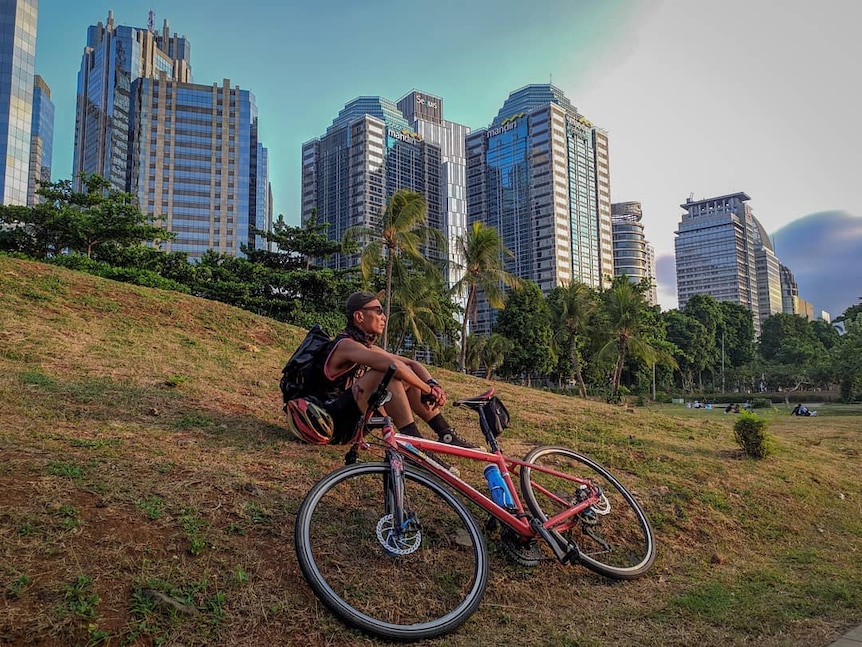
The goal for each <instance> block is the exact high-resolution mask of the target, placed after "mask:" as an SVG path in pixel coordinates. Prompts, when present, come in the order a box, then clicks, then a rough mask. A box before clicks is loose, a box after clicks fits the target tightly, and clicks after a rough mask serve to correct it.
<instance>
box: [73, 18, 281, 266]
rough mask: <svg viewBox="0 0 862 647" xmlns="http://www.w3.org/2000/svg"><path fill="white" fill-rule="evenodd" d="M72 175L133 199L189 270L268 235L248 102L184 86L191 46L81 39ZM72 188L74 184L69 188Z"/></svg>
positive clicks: (128, 32) (261, 166) (110, 29)
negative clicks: (209, 255)
mask: <svg viewBox="0 0 862 647" xmlns="http://www.w3.org/2000/svg"><path fill="white" fill-rule="evenodd" d="M75 117H76V119H75V157H74V172H75V174H76V176H77V174H79V173H81V172H85V173H97V174H99V175H101V176H103V177H105V178H106V179H108V180H109V181H110V183H111V186H112V187H113V188H114V189H116V190H119V191H126V192H129V193H132V194H133V195H135V197H136V199H137V201H138V207H139V208H140V209H141V211H142V212H143V213H144V214H146V215H149V216H150V217H152V218H153V219H155V220H157V221H159V222H160V223H161V224H162V225H164V226H165V227H166V228H167V229H168V230H170V231H172V232H173V233H175V234H176V235H177V238H176V239H175V240H174V241H171V242H168V243H166V247H167V249H168V250H170V251H182V252H186V253H187V254H188V255H189V258H190V259H191V260H194V259H196V258H198V257H200V255H201V254H202V253H203V252H204V251H206V250H208V249H214V250H216V251H218V252H222V253H226V254H231V255H236V256H239V255H241V254H242V251H241V247H242V245H249V246H250V247H252V248H255V247H259V246H260V244H261V243H260V241H258V240H256V238H255V236H254V234H253V233H252V231H251V228H252V226H255V227H258V228H259V229H262V230H268V229H270V226H271V220H272V207H271V204H270V195H271V193H270V186H269V164H268V153H267V150H266V148H264V147H263V145H262V144H261V142H260V141H259V139H258V116H257V106H256V105H255V100H254V95H253V94H252V93H251V92H249V91H247V90H241V89H240V88H239V87H235V88H232V87H231V85H230V80H228V79H225V80H224V81H223V84H222V85H221V86H219V85H218V84H214V85H211V86H208V85H197V84H194V83H192V82H191V45H190V43H189V41H188V39H187V38H186V37H185V36H182V37H180V36H177V35H176V34H173V35H171V33H170V31H169V28H168V22H167V20H165V21H164V26H163V29H162V32H161V33H157V32H155V31H154V29H153V14H152V12H150V20H149V25H148V27H147V28H138V27H126V26H117V25H115V24H114V18H113V14H111V13H109V14H108V20H107V23H106V24H105V25H103V24H102V23H98V24H97V25H94V26H91V27H90V28H89V30H88V32H87V46H86V47H85V49H84V55H83V59H82V62H81V70H80V72H79V74H78V106H77V112H76V116H75ZM76 181H77V180H76Z"/></svg>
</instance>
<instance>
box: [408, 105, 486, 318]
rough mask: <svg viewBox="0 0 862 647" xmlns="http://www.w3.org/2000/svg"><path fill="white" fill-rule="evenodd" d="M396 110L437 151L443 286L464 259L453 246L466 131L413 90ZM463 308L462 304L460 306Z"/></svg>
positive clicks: (463, 203)
mask: <svg viewBox="0 0 862 647" xmlns="http://www.w3.org/2000/svg"><path fill="white" fill-rule="evenodd" d="M398 109H399V110H401V113H402V114H403V115H404V116H405V118H406V119H407V121H408V122H409V123H410V125H411V126H412V128H413V130H414V131H416V133H418V134H419V135H420V136H421V137H423V138H424V139H425V141H427V142H430V143H431V144H434V145H435V146H438V147H439V148H440V191H441V205H440V207H441V209H440V211H441V216H442V221H441V223H440V225H441V230H442V231H443V234H444V236H445V238H446V240H447V241H448V255H449V258H448V261H449V262H448V264H447V267H448V270H447V277H446V278H447V283H448V284H449V285H450V286H451V285H454V284H455V283H457V282H458V281H459V280H460V279H461V277H462V276H463V269H462V268H463V265H464V259H463V258H462V255H461V252H460V249H459V247H458V245H457V244H456V241H457V240H458V238H459V237H461V236H463V235H464V233H465V232H466V230H467V195H466V187H467V159H466V150H465V148H464V140H465V138H466V137H467V135H468V134H469V132H470V129H469V128H468V127H467V126H465V125H463V124H457V123H455V122H453V121H447V120H446V119H443V99H441V98H440V97H434V96H431V95H430V94H428V93H427V92H420V91H418V90H414V91H413V92H410V93H408V94H407V95H406V96H404V97H403V98H402V99H401V100H400V101H398ZM462 305H466V304H462Z"/></svg>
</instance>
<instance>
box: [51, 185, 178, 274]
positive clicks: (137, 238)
mask: <svg viewBox="0 0 862 647" xmlns="http://www.w3.org/2000/svg"><path fill="white" fill-rule="evenodd" d="M80 177H81V181H82V183H83V186H84V189H85V191H84V192H82V193H79V192H77V191H75V190H73V188H72V182H71V181H70V180H63V181H61V182H49V183H46V184H43V185H42V186H41V187H40V188H39V190H38V191H37V193H38V194H39V195H40V196H42V197H43V198H45V200H46V201H47V206H46V207H44V208H45V209H51V208H54V209H56V210H57V213H56V218H55V219H54V223H55V224H56V226H58V227H59V229H60V231H61V232H62V233H61V236H60V240H61V241H62V244H63V246H64V248H66V249H68V250H69V251H73V252H79V253H81V254H85V255H86V256H87V257H88V258H93V255H94V252H95V251H96V250H97V248H98V247H99V246H109V247H111V246H113V247H119V248H125V247H130V246H132V245H138V244H140V243H144V242H158V241H162V240H169V239H171V238H173V237H174V235H173V234H171V233H170V232H168V231H167V230H166V229H163V228H162V227H157V226H156V225H153V224H152V222H151V220H150V218H148V217H147V216H145V215H144V214H143V213H141V210H140V209H138V207H137V205H136V204H135V197H134V196H133V195H132V194H131V193H123V192H121V191H116V190H113V189H111V188H110V187H111V184H110V182H108V180H106V179H105V178H103V177H101V176H99V175H96V174H89V175H88V174H86V173H82V174H81V175H80Z"/></svg>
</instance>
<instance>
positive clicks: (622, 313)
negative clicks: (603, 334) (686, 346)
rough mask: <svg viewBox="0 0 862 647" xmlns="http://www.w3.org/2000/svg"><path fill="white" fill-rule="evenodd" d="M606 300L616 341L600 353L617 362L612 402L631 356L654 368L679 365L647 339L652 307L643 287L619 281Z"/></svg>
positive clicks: (612, 378) (608, 344)
mask: <svg viewBox="0 0 862 647" xmlns="http://www.w3.org/2000/svg"><path fill="white" fill-rule="evenodd" d="M603 297H604V301H605V309H606V311H607V314H608V320H609V321H610V325H611V330H612V331H613V337H612V338H611V340H610V341H608V342H607V343H606V344H605V345H604V347H603V348H602V349H601V351H599V356H600V357H613V358H614V359H615V363H614V371H613V375H612V377H611V394H610V399H611V400H617V399H618V398H619V390H620V380H621V378H622V373H623V366H624V365H625V362H626V357H627V355H629V354H631V355H632V356H634V357H636V358H638V359H640V360H642V361H644V362H646V363H647V364H650V365H651V364H653V363H654V362H656V361H663V362H666V363H668V364H670V365H674V366H675V364H676V362H675V361H674V359H673V358H672V357H669V356H668V355H667V354H666V353H662V352H660V350H659V349H657V348H655V347H654V346H653V345H652V344H650V343H649V341H648V339H647V334H646V333H647V331H646V326H645V325H644V313H645V311H646V310H647V309H648V308H649V306H648V305H647V303H646V300H645V299H644V296H643V287H642V286H636V285H633V284H632V283H631V282H629V280H628V278H627V277H625V276H623V277H616V278H615V279H614V282H613V284H612V285H611V287H610V288H608V289H607V290H606V291H605V292H604V293H603Z"/></svg>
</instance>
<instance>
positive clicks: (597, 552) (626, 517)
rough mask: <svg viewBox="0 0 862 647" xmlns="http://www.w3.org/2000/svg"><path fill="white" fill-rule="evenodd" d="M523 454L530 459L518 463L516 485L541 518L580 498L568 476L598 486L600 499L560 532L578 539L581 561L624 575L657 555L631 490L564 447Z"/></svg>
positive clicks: (611, 574)
mask: <svg viewBox="0 0 862 647" xmlns="http://www.w3.org/2000/svg"><path fill="white" fill-rule="evenodd" d="M524 460H525V461H527V462H528V463H530V465H526V466H524V467H522V468H521V491H522V492H523V494H524V499H525V500H526V502H527V507H529V509H530V512H532V513H533V515H534V516H535V517H537V518H538V519H540V520H541V521H542V522H545V521H547V520H548V519H549V518H551V517H553V516H554V515H556V514H559V513H560V512H563V511H564V510H566V509H568V508H570V507H571V506H573V505H575V504H576V503H578V502H579V501H582V500H584V499H583V498H581V497H583V496H584V493H585V492H586V490H585V489H582V488H581V486H580V484H579V483H578V482H577V481H574V480H572V479H571V477H578V478H580V479H586V480H588V481H589V482H590V483H592V484H593V485H596V486H598V487H599V488H601V494H602V499H601V501H600V502H599V503H598V504H597V505H594V506H591V507H590V508H588V509H587V510H585V511H584V512H581V513H580V514H579V515H578V518H577V519H576V523H575V524H574V525H572V527H571V529H570V530H568V531H567V533H564V536H567V538H568V539H570V540H572V541H573V542H574V543H575V544H577V546H578V548H579V549H580V556H579V560H580V562H581V563H582V564H583V565H584V566H586V567H587V568H589V569H591V570H593V571H595V572H597V573H600V574H602V575H605V576H607V577H612V578H615V579H623V580H627V579H633V578H635V577H638V576H640V575H643V574H644V573H645V572H646V571H647V570H648V569H649V568H650V566H652V563H653V561H654V560H655V555H656V545H655V535H654V533H653V529H652V526H650V523H649V520H648V519H647V517H646V515H645V514H644V512H643V510H642V509H641V507H640V505H639V504H638V502H637V501H635V499H634V497H633V496H632V495H631V493H630V492H629V491H628V490H627V489H626V488H625V487H623V485H622V484H621V483H620V482H619V481H618V480H617V478H616V477H614V476H613V475H612V474H611V473H610V472H608V470H606V469H605V468H604V467H602V466H601V465H599V464H598V463H596V462H595V461H593V460H591V459H589V458H587V457H586V456H582V455H581V454H578V453H577V452H574V451H572V450H571V449H566V448H564V447H537V448H536V449H534V450H532V451H531V452H530V453H529V454H527V456H526V457H525V458H524ZM543 470H554V471H556V472H559V473H562V474H565V475H567V476H568V477H562V476H558V475H555V474H551V473H549V472H547V471H543Z"/></svg>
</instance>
